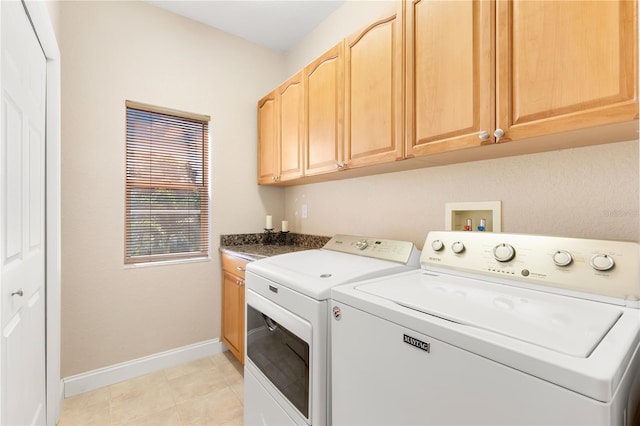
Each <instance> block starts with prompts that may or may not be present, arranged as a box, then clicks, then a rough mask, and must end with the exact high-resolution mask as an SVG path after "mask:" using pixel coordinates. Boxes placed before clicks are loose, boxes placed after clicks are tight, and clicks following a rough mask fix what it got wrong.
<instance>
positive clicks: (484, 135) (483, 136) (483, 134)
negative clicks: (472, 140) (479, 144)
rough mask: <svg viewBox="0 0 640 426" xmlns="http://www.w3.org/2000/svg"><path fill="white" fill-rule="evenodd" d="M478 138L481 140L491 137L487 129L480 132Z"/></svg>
mask: <svg viewBox="0 0 640 426" xmlns="http://www.w3.org/2000/svg"><path fill="white" fill-rule="evenodd" d="M478 138H479V139H480V140H481V141H486V140H487V139H489V132H487V131H486V130H483V131H482V132H480V133H478Z"/></svg>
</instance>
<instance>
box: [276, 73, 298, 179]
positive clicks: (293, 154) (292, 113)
mask: <svg viewBox="0 0 640 426" xmlns="http://www.w3.org/2000/svg"><path fill="white" fill-rule="evenodd" d="M279 98H280V99H279V100H280V102H279V106H280V155H279V160H280V173H279V175H278V178H277V181H278V182H282V181H287V180H290V179H295V178H299V177H302V173H303V172H302V169H303V163H302V160H303V156H302V152H303V146H304V85H303V84H302V71H301V72H299V73H297V74H296V75H294V76H293V77H291V78H290V79H289V80H287V81H286V82H284V83H283V84H282V85H281V86H280V89H279Z"/></svg>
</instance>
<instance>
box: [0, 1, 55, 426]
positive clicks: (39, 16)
mask: <svg viewBox="0 0 640 426" xmlns="http://www.w3.org/2000/svg"><path fill="white" fill-rule="evenodd" d="M16 1H20V0H16ZM22 3H23V5H24V7H25V9H26V11H27V14H28V15H29V18H30V20H31V23H32V25H33V28H34V31H35V33H36V36H37V37H38V40H39V41H40V45H41V46H42V50H43V51H44V55H45V57H46V60H47V65H46V67H47V82H46V84H47V86H46V97H47V99H46V108H47V113H46V114H47V115H46V136H45V149H46V157H45V167H46V174H45V179H46V182H45V188H46V189H45V191H46V192H45V209H46V218H45V238H46V252H45V299H46V300H45V303H46V308H45V309H46V312H45V315H46V320H45V321H46V328H45V339H46V342H45V345H46V422H47V424H48V425H55V424H56V423H57V421H58V419H59V418H60V412H61V410H62V401H63V398H64V389H63V386H64V382H63V381H62V380H61V378H60V299H61V285H60V283H61V280H60V269H61V268H60V253H61V250H60V127H61V126H60V109H61V107H60V49H59V48H58V43H57V41H56V36H55V32H54V28H53V24H52V21H51V17H50V15H49V9H48V8H47V6H46V4H45V2H39V1H33V0H22ZM51 7H54V8H55V7H59V6H58V5H52V6H51ZM1 13H2V2H0V14H1ZM0 72H1V71H0ZM0 81H1V79H0ZM0 89H1V87H0ZM0 379H1V378H0ZM1 410H2V407H1V406H0V415H1Z"/></svg>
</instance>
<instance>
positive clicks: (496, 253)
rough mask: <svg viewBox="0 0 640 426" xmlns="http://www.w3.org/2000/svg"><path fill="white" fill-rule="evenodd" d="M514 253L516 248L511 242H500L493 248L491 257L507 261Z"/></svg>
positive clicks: (499, 260)
mask: <svg viewBox="0 0 640 426" xmlns="http://www.w3.org/2000/svg"><path fill="white" fill-rule="evenodd" d="M515 255H516V249H514V248H513V246H512V245H511V244H507V243H502V244H498V245H497V246H495V247H494V248H493V257H495V258H496V260H497V261H498V262H508V261H510V260H511V259H513V258H514V257H515Z"/></svg>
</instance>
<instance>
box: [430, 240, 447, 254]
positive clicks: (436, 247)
mask: <svg viewBox="0 0 640 426" xmlns="http://www.w3.org/2000/svg"><path fill="white" fill-rule="evenodd" d="M431 248H432V249H433V251H440V250H442V249H443V248H444V243H443V242H442V241H440V240H433V242H432V243H431Z"/></svg>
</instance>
